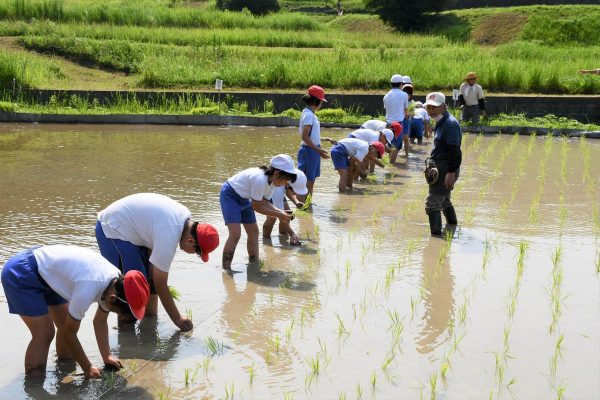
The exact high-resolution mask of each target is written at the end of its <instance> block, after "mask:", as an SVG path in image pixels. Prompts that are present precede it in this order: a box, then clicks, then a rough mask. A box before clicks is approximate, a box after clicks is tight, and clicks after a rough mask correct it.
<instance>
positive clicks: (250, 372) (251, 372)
mask: <svg viewBox="0 0 600 400" xmlns="http://www.w3.org/2000/svg"><path fill="white" fill-rule="evenodd" d="M255 373H256V371H255V368H254V361H252V364H250V366H248V379H249V381H250V385H252V382H254V375H255Z"/></svg>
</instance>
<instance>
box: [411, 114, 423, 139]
mask: <svg viewBox="0 0 600 400" xmlns="http://www.w3.org/2000/svg"><path fill="white" fill-rule="evenodd" d="M409 137H410V138H417V139H423V119H422V118H413V119H412V120H411V121H410V135H409Z"/></svg>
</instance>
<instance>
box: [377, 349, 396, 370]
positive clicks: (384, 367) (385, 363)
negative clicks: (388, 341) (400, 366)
mask: <svg viewBox="0 0 600 400" xmlns="http://www.w3.org/2000/svg"><path fill="white" fill-rule="evenodd" d="M395 358H396V353H394V351H389V352H388V353H387V354H386V355H385V357H384V359H383V362H382V363H381V370H382V371H384V372H385V371H387V369H388V368H389V366H390V364H391V363H392V362H393V361H394V359H395Z"/></svg>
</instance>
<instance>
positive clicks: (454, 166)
mask: <svg viewBox="0 0 600 400" xmlns="http://www.w3.org/2000/svg"><path fill="white" fill-rule="evenodd" d="M426 100H427V101H426V103H425V104H424V105H425V109H426V110H427V113H428V114H429V116H430V117H431V119H433V120H435V121H436V124H435V133H434V140H433V148H432V149H431V155H430V159H432V160H433V161H434V163H435V168H437V179H433V180H429V179H428V183H429V195H428V196H427V200H426V201H425V212H426V213H427V215H428V216H429V227H430V229H431V235H433V236H439V235H441V234H442V215H441V213H442V212H443V213H444V216H445V217H446V223H447V224H448V225H456V224H457V223H458V221H457V219H456V212H455V211H454V206H453V205H452V202H451V201H450V193H451V192H452V189H453V188H454V184H455V183H456V180H457V179H458V176H459V173H460V164H461V162H462V152H461V150H460V144H461V141H462V131H461V129H460V124H459V123H458V121H457V120H456V118H454V117H453V116H452V115H451V114H450V112H449V111H448V109H447V107H446V97H445V96H444V95H443V94H442V93H439V92H433V93H429V94H428V95H427V97H426ZM425 173H426V175H427V174H428V171H427V170H426V171H425Z"/></svg>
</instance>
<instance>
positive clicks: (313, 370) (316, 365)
mask: <svg viewBox="0 0 600 400" xmlns="http://www.w3.org/2000/svg"><path fill="white" fill-rule="evenodd" d="M306 363H307V364H308V367H309V368H310V375H309V376H310V380H309V382H310V381H312V379H314V378H315V377H317V376H318V375H319V373H320V372H321V361H320V359H319V354H315V356H314V357H309V358H306Z"/></svg>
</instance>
